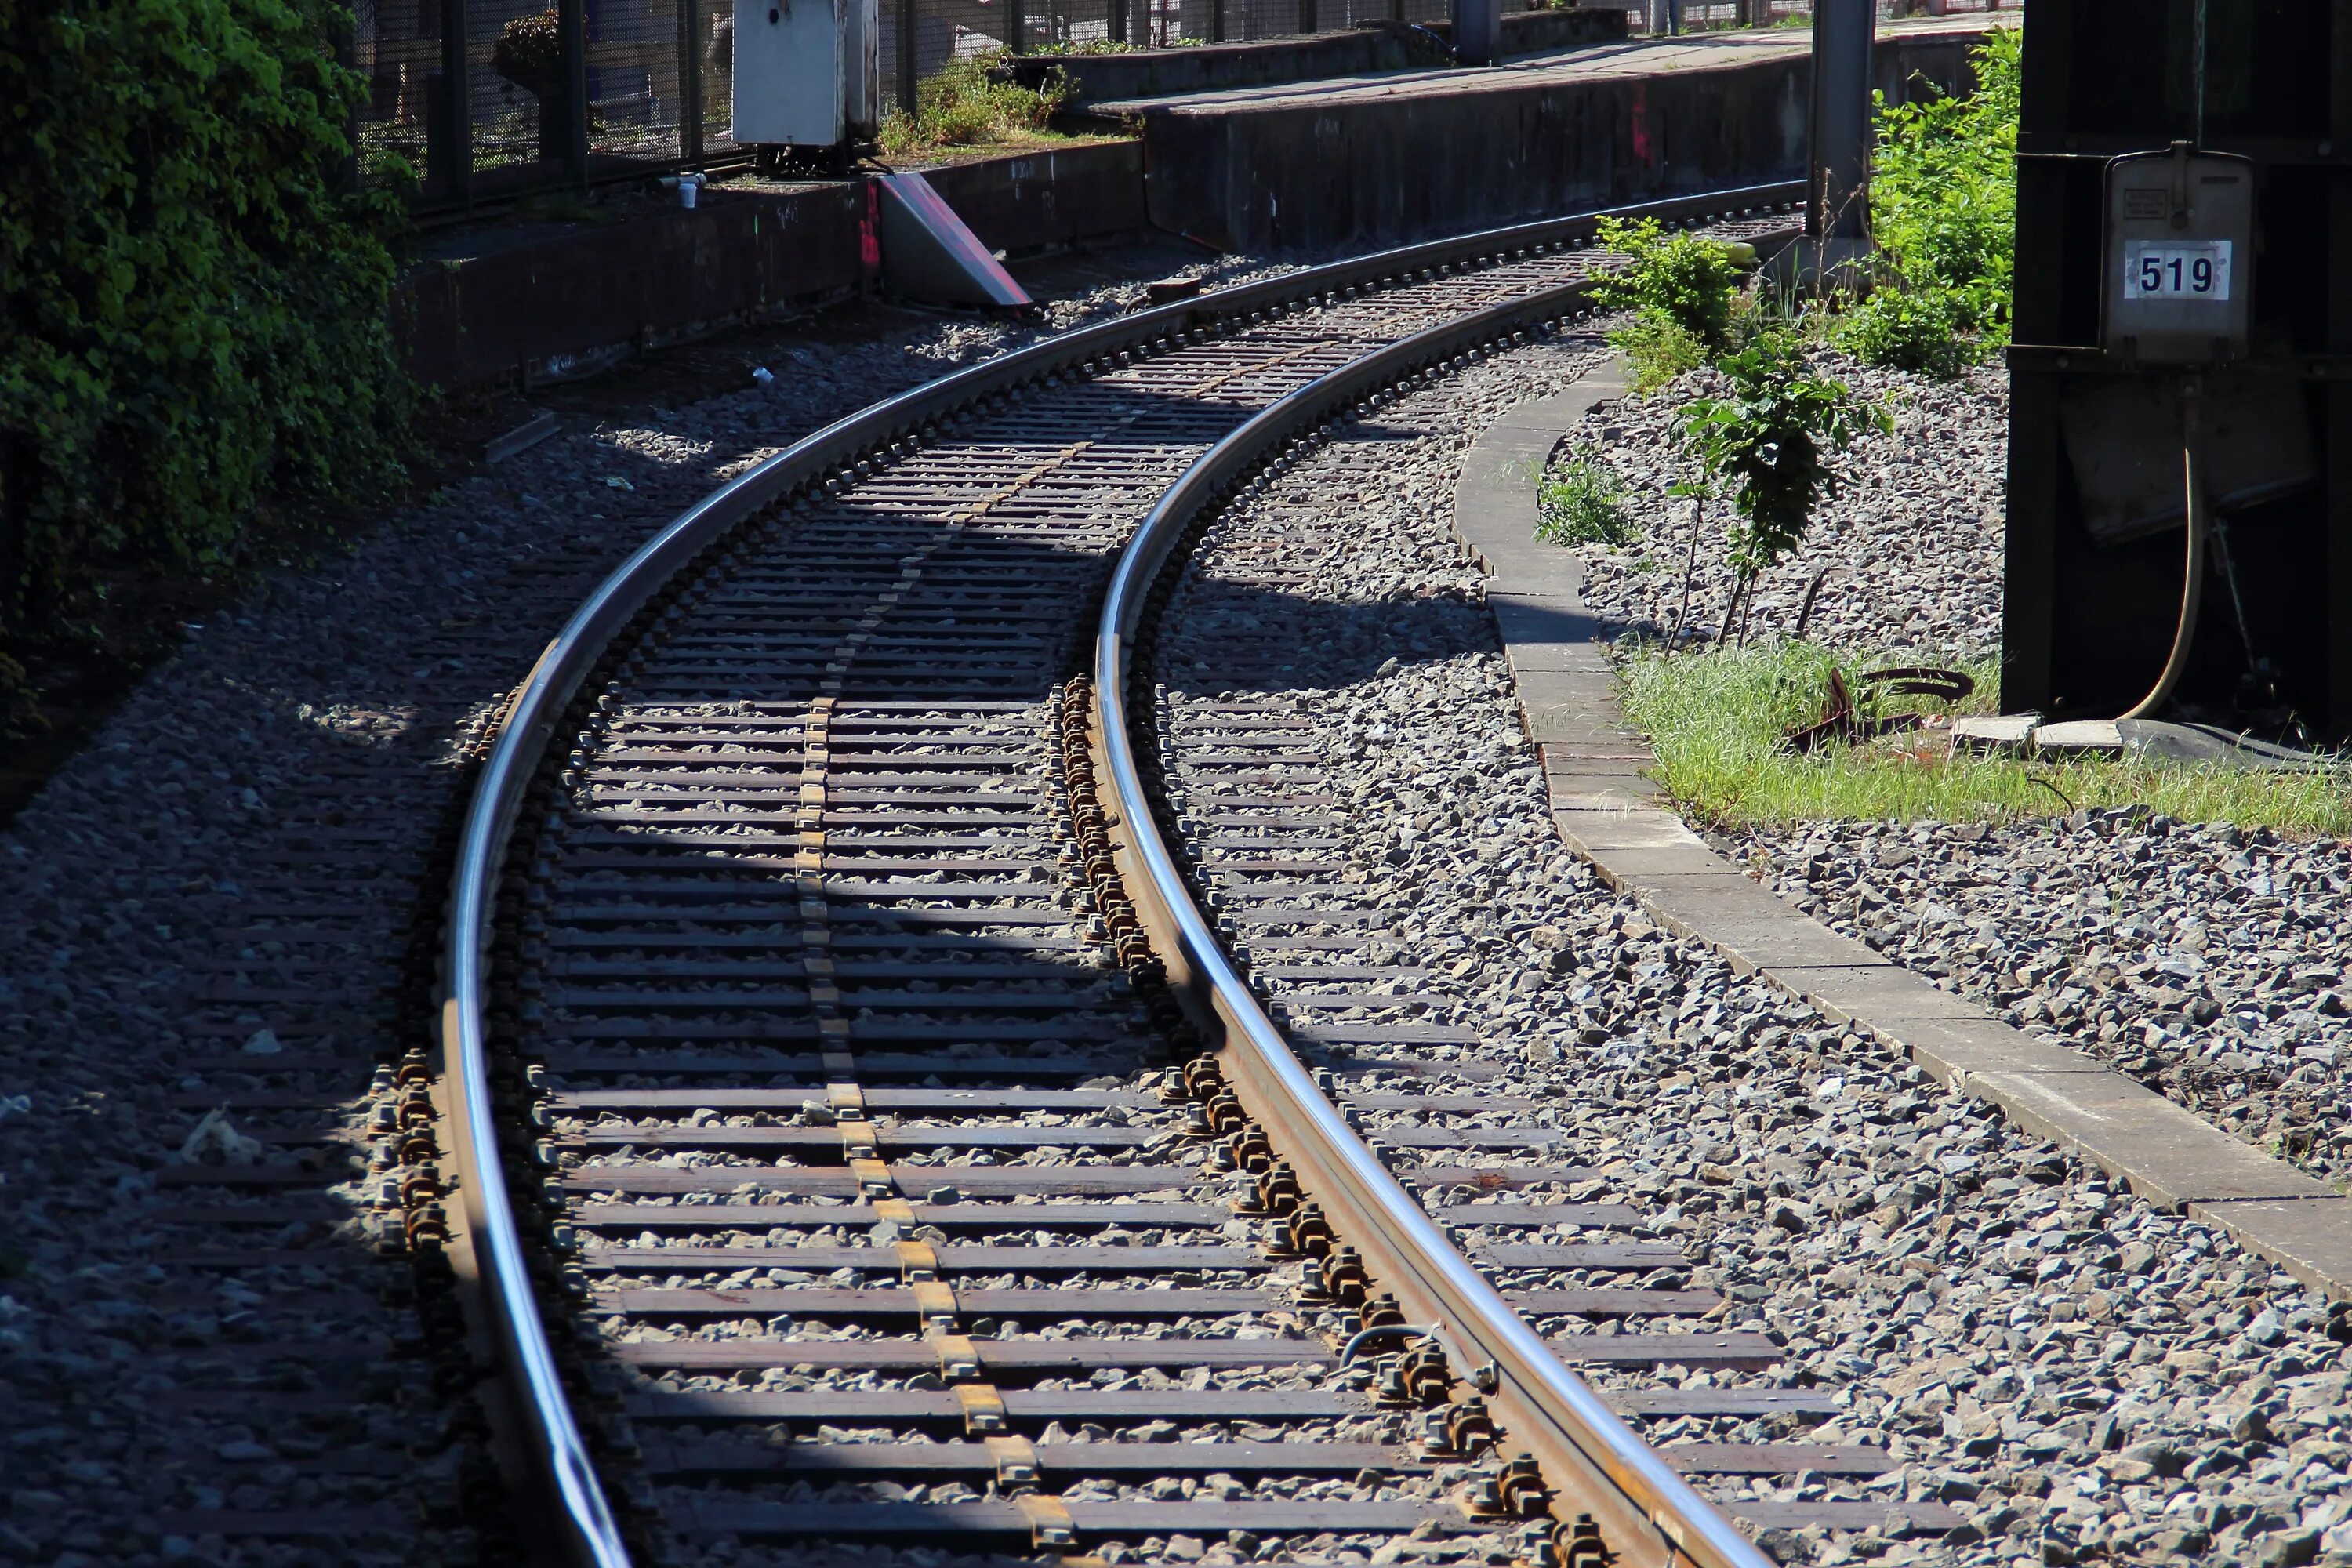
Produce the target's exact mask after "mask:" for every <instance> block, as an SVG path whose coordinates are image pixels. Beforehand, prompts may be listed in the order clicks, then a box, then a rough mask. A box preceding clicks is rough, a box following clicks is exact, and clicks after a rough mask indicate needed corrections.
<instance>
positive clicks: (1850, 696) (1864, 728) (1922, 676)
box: [1789, 664, 1977, 752]
mask: <svg viewBox="0 0 2352 1568" xmlns="http://www.w3.org/2000/svg"><path fill="white" fill-rule="evenodd" d="M1975 689H1977V683H1976V680H1975V679H1974V678H1973V677H1971V676H1969V674H1968V672H1966V671H1965V670H1958V669H1937V668H1933V667H1931V666H1927V665H1916V664H1901V665H1895V666H1894V667H1893V668H1887V669H1873V670H1867V671H1865V672H1864V673H1863V674H1860V675H1857V676H1855V677H1854V678H1853V687H1852V689H1849V688H1848V687H1847V684H1846V679H1845V672H1844V671H1843V670H1841V669H1839V668H1837V667H1836V666H1834V665H1832V666H1831V667H1830V695H1829V700H1828V701H1827V702H1825V703H1824V704H1822V716H1821V717H1820V718H1819V719H1817V720H1815V721H1813V722H1812V723H1811V724H1808V725H1806V726H1805V727H1804V728H1803V729H1801V730H1796V731H1790V735H1789V744H1790V745H1791V746H1793V747H1795V748H1796V749H1797V750H1798V751H1799V752H1810V751H1811V750H1812V749H1813V748H1814V747H1815V746H1818V745H1820V744H1822V742H1825V741H1845V742H1856V741H1871V740H1875V739H1877V738H1878V737H1879V736H1881V735H1897V734H1901V733H1902V732H1903V731H1906V730H1916V729H1917V728H1918V727H1919V725H1920V723H1921V721H1924V720H1925V719H1926V718H1927V715H1926V714H1924V713H1885V714H1878V715H1868V714H1864V712H1863V711H1862V709H1861V707H1860V705H1859V704H1858V703H1857V702H1856V701H1855V700H1854V694H1855V692H1857V691H1858V692H1860V693H1861V694H1862V696H1864V698H1868V697H1872V696H1876V695H1881V694H1884V695H1891V696H1902V697H1932V698H1934V699H1936V700H1937V701H1939V702H1958V701H1959V700H1961V699H1962V698H1964V697H1966V696H1968V695H1969V693H1970V692H1972V691H1974V690H1975Z"/></svg>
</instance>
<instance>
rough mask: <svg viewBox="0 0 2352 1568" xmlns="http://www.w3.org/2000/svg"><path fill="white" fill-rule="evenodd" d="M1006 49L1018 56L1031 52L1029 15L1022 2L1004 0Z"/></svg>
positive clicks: (1020, 0)
mask: <svg viewBox="0 0 2352 1568" xmlns="http://www.w3.org/2000/svg"><path fill="white" fill-rule="evenodd" d="M1004 47H1006V48H1008V49H1010V50H1012V51H1013V53H1014V54H1016V55H1025V54H1027V53H1028V52H1029V14H1028V7H1027V6H1026V5H1024V4H1023V3H1022V0H1004Z"/></svg>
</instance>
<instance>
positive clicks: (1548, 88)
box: [1090, 12, 2016, 254]
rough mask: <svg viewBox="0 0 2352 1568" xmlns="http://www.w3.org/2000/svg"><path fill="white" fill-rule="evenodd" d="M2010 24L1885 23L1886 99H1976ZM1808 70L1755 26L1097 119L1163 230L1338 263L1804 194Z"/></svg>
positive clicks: (1880, 57) (1253, 91) (1205, 95)
mask: <svg viewBox="0 0 2352 1568" xmlns="http://www.w3.org/2000/svg"><path fill="white" fill-rule="evenodd" d="M2015 15H2016V14H2015V13H2013V12H2010V13H1998V14H1990V15H1983V16H1974V17H1970V18H1968V19H1966V20H1959V19H1951V18H1945V19H1933V20H1915V21H1901V22H1881V23H1880V24H1879V26H1878V48H1877V60H1876V76H1877V85H1878V87H1879V89H1881V90H1882V91H1884V92H1885V93H1886V95H1887V97H1888V99H1889V100H1891V101H1895V102H1901V101H1904V100H1906V99H1907V98H1909V97H1912V96H1915V95H1916V94H1917V93H1918V92H1920V91H1922V90H1927V89H1934V90H1941V91H1950V90H1952V89H1956V88H1959V87H1963V86H1965V85H1966V83H1967V81H1968V79H1969V69H1968V60H1967V57H1968V52H1969V49H1970V48H1972V47H1975V46H1976V45H1977V44H1979V42H1980V41H1981V40H1982V38H1983V37H1984V36H1985V34H1986V32H1987V31H1988V30H1989V29H1990V28H1991V27H1995V26H2014V25H2015V22H2014V18H2015ZM1811 58H1812V55H1811V35H1810V33H1808V32H1807V31H1806V30H1805V29H1803V28H1755V29H1746V30H1740V31H1736V32H1721V33H1699V34H1691V35H1686V36H1684V37H1675V38H1643V39H1638V40H1628V41H1625V42H1622V43H1613V44H1601V45H1597V46H1593V45H1588V46H1584V47H1575V48H1569V49H1557V50H1550V51H1547V52H1544V53H1540V54H1532V55H1527V56H1522V57H1519V58H1511V59H1507V60H1505V61H1504V62H1503V63H1501V64H1499V65H1496V66H1492V67H1487V68H1478V69H1461V68H1446V69H1424V70H1415V71H1397V72H1381V73H1377V74H1366V75H1360V76H1352V77H1345V78H1339V79H1328V80H1322V81H1300V82H1283V83H1275V84H1268V85H1264V86H1255V87H1246V88H1240V89H1229V90H1222V91H1205V92H1192V93H1184V94H1179V95H1173V96H1167V97H1156V98H1137V99H1129V100H1105V101H1101V102H1097V103H1096V104H1093V105H1092V106H1090V107H1091V110H1092V112H1094V113H1095V114H1097V115H1098V116H1100V117H1102V118H1103V119H1105V120H1115V121H1121V122H1124V123H1127V124H1130V125H1139V127H1140V133H1141V136H1142V139H1143V144H1144V152H1145V163H1146V167H1147V170H1148V173H1147V174H1146V178H1145V191H1146V195H1145V210H1146V211H1147V213H1148V214H1149V216H1150V220H1151V222H1152V223H1153V224H1154V225H1156V226H1160V227H1162V228H1166V229H1170V230H1172V231H1174V232H1177V233H1181V234H1183V235H1186V236H1188V237H1192V238H1193V239H1197V240H1200V241H1202V242H1203V243H1205V244H1209V245H1213V246H1215V247H1218V248H1219V249H1223V250H1236V251H1247V252H1251V253H1254V254H1255V253H1262V252H1279V251H1285V250H1310V251H1324V250H1333V249H1342V248H1350V247H1373V246H1384V245H1397V244H1403V243H1409V242H1411V241H1413V240H1417V239H1424V238H1431V237H1437V236H1441V235H1448V234H1461V233H1465V232H1467V231H1469V230H1473V229H1476V228H1480V227H1491V226H1500V225H1503V224H1508V223H1516V222H1521V221H1528V220H1533V219H1536V218H1541V217H1549V216H1556V215H1558V214H1559V213H1563V212H1572V211H1575V210H1578V209H1579V208H1589V207H1594V206H1601V205H1617V204H1622V203H1628V202H1637V201H1643V200H1647V199H1649V198H1652V197H1655V196H1664V195H1682V194H1685V193H1690V192H1696V191H1702V190H1708V189H1721V188H1725V187H1728V186H1733V185H1740V184H1763V183H1765V182H1768V181H1774V180H1787V179H1796V178H1801V176H1802V174H1803V173H1804V151H1805V125H1806V105H1807V95H1808V94H1809V92H1810V91H1811Z"/></svg>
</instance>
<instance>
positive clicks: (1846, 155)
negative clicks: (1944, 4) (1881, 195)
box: [1805, 0, 1878, 241]
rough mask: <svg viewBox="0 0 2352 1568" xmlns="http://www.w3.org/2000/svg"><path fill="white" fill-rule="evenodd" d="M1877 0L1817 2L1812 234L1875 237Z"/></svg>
mask: <svg viewBox="0 0 2352 1568" xmlns="http://www.w3.org/2000/svg"><path fill="white" fill-rule="evenodd" d="M1877 36H1878V0H1813V96H1812V153H1811V158H1810V159H1809V160H1808V162H1809V163H1810V165H1811V166H1810V168H1809V170H1808V172H1807V179H1808V181H1809V183H1810V186H1811V188H1810V190H1809V191H1808V193H1807V195H1806V199H1805V233H1806V235H1807V236H1808V237H1811V238H1814V239H1846V240H1855V241H1863V240H1867V239H1868V238H1869V237H1870V142H1871V134H1872V127H1871V122H1870V51H1871V45H1872V43H1873V42H1874V40H1875V39H1876V37H1877Z"/></svg>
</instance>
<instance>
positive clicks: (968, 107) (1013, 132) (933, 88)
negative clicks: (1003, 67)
mask: <svg viewBox="0 0 2352 1568" xmlns="http://www.w3.org/2000/svg"><path fill="white" fill-rule="evenodd" d="M1000 58H1001V57H998V56H993V55H990V56H980V55H971V56H965V57H963V58H959V59H955V60H951V61H950V62H949V64H948V67H947V68H946V69H944V70H942V71H940V74H939V75H937V76H935V77H932V78H930V79H929V80H927V81H925V82H924V83H923V84H922V86H921V88H920V89H919V96H918V98H917V100H916V112H915V113H913V114H908V112H907V111H906V110H898V109H894V110H891V111H890V113H889V114H888V115H887V117H886V118H885V119H884V120H883V121H882V129H881V132H880V134H879V137H878V140H879V141H880V142H881V144H882V150H883V151H884V152H885V153H889V154H891V155H892V156H894V157H904V156H905V155H907V154H908V153H921V152H925V151H928V150H930V149H934V148H940V147H982V146H999V145H1021V144H1024V143H1029V142H1050V141H1055V140H1058V138H1055V136H1053V135H1052V134H1051V133H1049V132H1047V131H1046V129H1045V126H1046V122H1047V121H1050V120H1052V119H1053V117H1054V116H1055V114H1056V113H1057V112H1059V111H1060V110H1061V107H1062V105H1063V104H1064V103H1066V102H1067V101H1068V100H1069V96H1070V82H1069V79H1068V78H1067V77H1066V76H1065V75H1063V74H1062V72H1061V71H1059V70H1055V72H1054V73H1053V74H1052V76H1051V77H1049V78H1048V79H1047V80H1046V82H1045V87H1044V88H1043V89H1031V88H1025V87H1023V86H1021V85H1020V84H1019V83H1018V82H1012V81H1000V80H998V79H996V75H995V71H996V68H997V66H998V64H999V61H1000Z"/></svg>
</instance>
